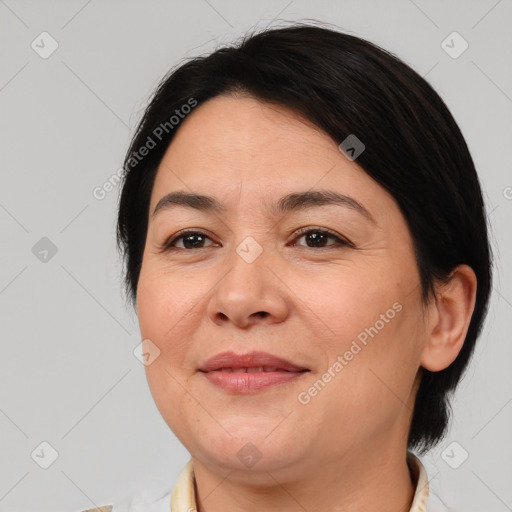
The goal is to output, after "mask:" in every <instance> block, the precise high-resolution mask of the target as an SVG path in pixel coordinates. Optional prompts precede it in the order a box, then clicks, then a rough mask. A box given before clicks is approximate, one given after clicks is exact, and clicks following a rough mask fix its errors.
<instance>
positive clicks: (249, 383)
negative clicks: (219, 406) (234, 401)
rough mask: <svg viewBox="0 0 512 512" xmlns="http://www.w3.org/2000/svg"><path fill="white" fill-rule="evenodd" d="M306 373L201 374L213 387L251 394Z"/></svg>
mask: <svg viewBox="0 0 512 512" xmlns="http://www.w3.org/2000/svg"><path fill="white" fill-rule="evenodd" d="M305 373H308V372H286V371H275V372H253V373H246V372H243V373H242V372H240V373H234V372H227V371H222V370H217V371H213V372H203V375H204V376H205V377H206V378H207V379H208V380H209V381H210V382H211V383H212V384H214V385H215V386H218V387H220V388H222V389H224V390H225V391H231V392H233V393H241V394H243V393H252V392H254V391H260V390H262V389H266V388H270V387H272V386H276V385H278V384H284V383H286V382H292V381H294V380H297V379H298V378H300V377H301V376H302V375H304V374H305Z"/></svg>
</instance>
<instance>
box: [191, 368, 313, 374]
mask: <svg viewBox="0 0 512 512" xmlns="http://www.w3.org/2000/svg"><path fill="white" fill-rule="evenodd" d="M199 371H202V370H199ZM211 371H214V372H226V373H261V372H265V373H268V372H288V373H297V372H309V370H307V369H303V370H286V369H284V368H278V367H276V366H249V367H244V368H231V367H226V368H218V369H216V370H211ZM204 373H209V372H204Z"/></svg>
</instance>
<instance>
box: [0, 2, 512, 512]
mask: <svg viewBox="0 0 512 512" xmlns="http://www.w3.org/2000/svg"><path fill="white" fill-rule="evenodd" d="M308 19H314V20H318V21H321V22H327V23H330V24H333V25H335V26H337V27H339V29H340V30H343V31H346V32H348V33H351V34H354V35H357V36H360V37H363V38H366V39H368V40H370V41H373V42H375V43H377V44H379V45H381V46H382V47H384V48H385V49H387V50H390V51H392V52H394V53H395V54H397V55H398V56H399V57H400V58H402V59H403V60H404V61H405V62H406V63H407V64H409V65H410V66H412V67H413V68H414V69H415V70H416V71H417V72H418V73H420V74H421V75H422V76H424V77H425V78H426V79H427V80H428V81H429V82H430V83H431V84H432V85H433V87H434V88H435V89H436V90H437V91H438V92H439V94H440V95H441V97H442V98H443V99H444V101H445V102H446V104H447V105H448V107H449V109H450V110H451V112H452V114H453V115H454V117H455V119H456V121H457V122H458V123H459V126H460V127H461V130H462V132H463V134H464V136H465V138H466V141H467V143H468V146H469V148H470V151H471V153H472V156H473V158H474V161H475V164H476V167H477V170H478V172H479V176H480V179H481V184H482V188H483V191H484V195H485V199H486V202H487V207H488V217H489V221H490V224H491V229H492V231H491V238H492V245H493V250H494V252H495V258H496V265H495V279H494V290H493V294H492V298H491V305H490V313H489V315H488V318H487V321H486V326H485V329H484V331H483V334H482V337H481V339H480V340H479V342H478V345H477V348H476V353H475V357H474V359H473V361H472V363H471V366H470V368H469V370H468V372H467V374H466V377H465V378H464V380H463V382H462V383H461V385H460V388H459V390H458V392H457V394H456V398H455V400H454V402H453V404H454V405H453V410H454V420H453V422H452V424H451V429H450V432H449V435H448V437H447V438H446V440H444V441H443V442H442V443H441V444H440V445H439V446H438V448H436V449H435V450H434V451H432V452H431V453H430V454H429V455H428V456H427V457H424V458H423V460H424V462H425V464H426V467H427V471H428V474H429V477H430V478H431V479H432V486H433V487H434V488H436V489H437V492H439V495H440V496H441V497H442V498H443V500H444V501H445V502H446V504H447V505H449V506H450V505H452V506H453V505H457V506H458V508H457V510H459V509H460V510H464V511H466V512H471V511H485V512H492V511H495V512H501V511H506V510H512V485H511V483H512V469H511V468H512V464H511V462H512V444H511V441H510V432H511V431H512V429H511V426H512V377H511V362H512V343H511V342H510V325H511V322H510V318H511V316H512V269H511V265H510V261H511V260H512V236H511V233H512V230H511V229H510V224H511V222H510V219H511V215H512V172H511V162H512V140H511V134H512V59H511V53H512V52H511V49H512V30H511V28H512V27H511V22H512V2H511V1H510V0H501V1H497V0H485V1H484V0H481V1H450V2H441V1H425V0H414V1H413V0H395V1H382V0H376V1H369V0H364V1H361V0H354V1H325V0H324V1H318V0H317V1H315V2H306V1H301V0H282V1H270V0H262V1H245V2H242V1H239V2H236V1H235V0H191V1H189V2H183V1H156V0H152V1H134V0H131V1H128V0H125V1H121V0H117V1H113V0H110V1H106V0H104V1H101V0H89V1H87V0H73V1H65V2H64V1H41V0H40V1H35V0H34V1H27V0H24V1H22V0H0V44H1V46H0V48H1V61H0V62H1V75H0V105H1V117H0V120H1V121H0V126H1V138H0V145H1V146H0V148H1V172H2V177H1V179H2V186H1V189H0V220H1V229H2V233H1V237H2V238H1V239H2V250H1V262H0V304H1V322H2V323H1V326H2V336H1V357H0V382H1V385H0V511H5V512H6V511H12V510H19V511H21V510H23V511H48V512H49V511H54V510H63V511H66V510H68V511H70V512H71V511H73V510H82V509H85V508H92V507H94V506H97V505H103V504H106V503H112V502H113V501H114V500H117V499H119V498H120V497H123V496H126V495H130V494H132V493H133V492H135V491H136V490H138V489H142V488H144V486H145V485H146V484H147V482H149V481H150V480H153V479H158V480H159V481H163V482H168V486H169V489H170V488H172V486H173V485H174V483H175V481H176V478H177V476H178V474H179V472H180V471H181V469H182V468H183V466H184V464H185V463H186V462H187V460H188V459H189V454H188V452H187V450H186V449H185V448H184V447H183V446H181V444H180V443H179V441H178V440H177V439H176V437H175V436H174V435H173V433H172V432H171V431H170V429H169V428H168V427H167V425H166V424H165V422H164V421H163V419H162V418H161V417H160V414H159V412H158V410H157V409H156V406H155V405H154V402H153V399H152V397H151V394H150V392H149V389H148V386H147V382H146V378H145V372H144V366H143V364H141V362H140V361H139V360H138V359H137V357H136V356H135V355H134V352H133V351H134V349H136V347H137V346H138V345H139V343H140V341H141V340H140V337H139V330H138V323H137V318H136V316H135V315H134V314H133V312H132V311H131V310H130V309H129V308H128V307H127V306H126V305H125V302H124V298H123V295H122V287H121V262H120V258H119V256H118V254H117V253H116V247H115V216H116V206H117V199H118V193H119V190H118V189H119V187H113V190H110V191H108V193H105V194H104V197H103V198H102V199H98V198H97V197H95V194H94V190H95V189H97V188H98V187H103V188H104V189H105V186H104V184H105V183H106V182H108V181H109V180H110V179H111V178H112V176H114V175H115V174H116V171H117V170H118V169H119V167H120V166H121V164H122V159H123V156H124V153H125V151H126V149H127V146H128V143H129V140H130V137H131V135H132V134H133V131H134V128H135V126H136V123H137V121H138V120H139V118H140V116H141V112H142V109H143V108H144V106H145V104H146V101H147V100H148V98H149V97H150V94H151V92H152V91H153V89H154V87H155V85H156V84H157V82H158V81H159V80H160V78H161V77H162V76H163V75H164V74H165V73H166V72H167V71H168V70H169V69H170V68H171V67H172V66H174V65H175V64H177V63H178V62H179V61H181V60H182V59H185V58H189V57H192V56H195V55H196V54H199V53H205V52H208V51H211V50H213V49H215V48H216V47H217V46H219V45H221V44H223V43H228V42H231V41H234V40H236V39H237V38H238V37H239V36H241V35H242V34H243V33H245V32H246V31H247V30H250V29H255V28H258V27H261V28H263V27H268V26H273V25H276V24H283V23H284V22H286V21H293V20H301V21H307V20H308ZM454 32H457V34H453V33H454ZM466 45H468V46H467V48H465V47H466ZM464 49H465V50H464ZM463 50H464V51H463ZM106 188H107V189H108V188H109V186H108V185H107V186H106ZM42 443H43V444H42ZM46 465H47V466H48V467H47V468H46V469H44V467H43V466H46Z"/></svg>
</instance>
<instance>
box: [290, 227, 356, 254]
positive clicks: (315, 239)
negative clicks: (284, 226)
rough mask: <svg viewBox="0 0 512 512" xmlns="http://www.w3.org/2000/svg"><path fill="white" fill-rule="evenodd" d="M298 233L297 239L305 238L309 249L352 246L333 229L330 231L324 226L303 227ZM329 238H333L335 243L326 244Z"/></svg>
mask: <svg viewBox="0 0 512 512" xmlns="http://www.w3.org/2000/svg"><path fill="white" fill-rule="evenodd" d="M299 234H300V235H301V236H299V237H298V238H297V240H298V239H300V238H304V239H305V240H306V247H308V248H310V249H315V248H319V249H323V248H324V247H332V246H338V247H339V246H353V244H351V243H350V242H348V241H347V240H344V239H343V238H341V237H339V236H338V235H337V234H336V233H334V232H333V231H330V230H328V229H325V228H303V229H302V230H299ZM329 238H331V239H333V240H335V243H334V244H328V243H327V241H328V239H329ZM298 245H302V244H298Z"/></svg>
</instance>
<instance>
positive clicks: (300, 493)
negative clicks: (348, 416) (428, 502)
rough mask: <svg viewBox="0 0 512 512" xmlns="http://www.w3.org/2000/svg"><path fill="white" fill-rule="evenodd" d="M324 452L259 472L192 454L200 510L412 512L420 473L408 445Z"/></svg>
mask: <svg viewBox="0 0 512 512" xmlns="http://www.w3.org/2000/svg"><path fill="white" fill-rule="evenodd" d="M324 455H325V457H324V458H323V460H319V458H318V457H317V458H314V459H311V458H310V459H308V461H309V462H308V463H307V464H303V465H302V466H301V465H299V467H297V465H294V466H293V467H290V466H287V467H284V468H279V469H275V470H274V469H272V470H259V471H258V470H256V467H257V465H256V466H254V467H253V468H252V469H251V470H246V471H239V470H232V469H227V470H226V471H225V472H223V474H221V473H219V470H218V468H216V467H209V466H206V465H203V464H202V463H200V462H199V461H198V460H196V459H193V464H194V475H195V482H196V484H195V485H196V488H195V490H196V502H197V509H198V512H235V511H236V512H240V511H244V512H261V510H265V511H268V512H274V511H275V512H277V511H279V512H297V511H301V512H303V511H304V510H322V511H324V512H334V511H336V512H342V511H347V512H348V511H355V510H357V511H358V512H363V511H368V512H370V511H374V510H379V511H380V512H408V511H409V509H410V507H411V504H412V501H413V497H414V491H415V487H416V478H417V475H414V474H413V475H411V472H410V470H409V467H408V464H407V451H406V449H405V448H404V449H403V450H400V451H396V450H388V451H384V452H383V451H382V450H380V451H379V450H376V449H375V446H372V447H368V448H367V449H365V452H364V453H363V454H361V453H360V452H359V453H357V454H355V453H347V454H346V455H344V456H342V457H337V458H336V459H333V460H330V459H327V457H328V456H329V454H324ZM320 459H321V457H320ZM312 461H314V463H313V462H312Z"/></svg>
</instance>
